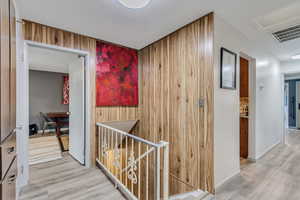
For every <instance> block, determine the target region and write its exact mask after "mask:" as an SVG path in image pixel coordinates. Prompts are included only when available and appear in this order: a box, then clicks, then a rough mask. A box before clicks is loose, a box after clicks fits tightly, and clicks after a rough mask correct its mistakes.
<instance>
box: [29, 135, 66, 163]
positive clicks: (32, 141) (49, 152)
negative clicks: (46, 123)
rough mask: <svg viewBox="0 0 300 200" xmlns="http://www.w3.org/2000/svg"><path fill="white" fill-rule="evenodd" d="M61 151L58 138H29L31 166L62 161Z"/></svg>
mask: <svg viewBox="0 0 300 200" xmlns="http://www.w3.org/2000/svg"><path fill="white" fill-rule="evenodd" d="M61 158H62V155H61V149H60V146H59V143H58V139H57V137H56V136H41V137H32V138H29V164H30V165H34V164H38V163H43V162H48V161H52V160H57V159H61Z"/></svg>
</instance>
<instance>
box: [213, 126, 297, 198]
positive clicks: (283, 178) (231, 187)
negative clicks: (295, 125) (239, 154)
mask: <svg viewBox="0 0 300 200" xmlns="http://www.w3.org/2000/svg"><path fill="white" fill-rule="evenodd" d="M299 166H300V131H299V130H289V133H288V135H287V145H282V144H280V145H278V146H277V147H275V148H274V149H273V150H272V151H271V152H269V153H268V154H266V156H264V157H263V158H262V159H261V160H259V161H257V162H256V163H250V164H245V165H244V166H242V169H241V174H240V175H238V176H236V177H234V178H233V179H231V180H230V181H229V182H227V183H226V184H224V185H223V186H221V187H220V188H218V189H217V192H216V194H217V195H216V197H217V198H216V199H217V200H250V199H251V200H267V199H272V200H285V199H288V200H299V199H300V190H299V185H300V167H299Z"/></svg>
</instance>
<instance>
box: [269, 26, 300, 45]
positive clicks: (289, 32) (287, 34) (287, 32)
mask: <svg viewBox="0 0 300 200" xmlns="http://www.w3.org/2000/svg"><path fill="white" fill-rule="evenodd" d="M272 34H273V36H274V37H275V38H276V39H277V40H278V41H279V42H287V41H290V40H294V39H297V38H300V25H298V26H293V27H290V28H287V29H284V30H281V31H277V32H275V33H272Z"/></svg>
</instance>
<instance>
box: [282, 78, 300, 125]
mask: <svg viewBox="0 0 300 200" xmlns="http://www.w3.org/2000/svg"><path fill="white" fill-rule="evenodd" d="M284 94H285V101H284V102H285V104H284V108H285V116H286V117H285V121H286V122H285V126H286V128H288V129H300V106H299V105H300V74H299V73H296V74H286V75H285V84H284Z"/></svg>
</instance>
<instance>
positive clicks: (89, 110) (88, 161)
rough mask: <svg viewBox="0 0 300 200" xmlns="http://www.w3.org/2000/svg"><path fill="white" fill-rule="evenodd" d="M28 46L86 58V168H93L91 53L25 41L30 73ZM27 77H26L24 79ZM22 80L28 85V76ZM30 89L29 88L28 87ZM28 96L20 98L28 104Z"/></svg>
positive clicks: (27, 67) (26, 121) (25, 59)
mask: <svg viewBox="0 0 300 200" xmlns="http://www.w3.org/2000/svg"><path fill="white" fill-rule="evenodd" d="M28 46H33V47H41V48H48V49H53V50H58V51H63V52H69V53H74V54H78V55H81V56H84V57H85V61H86V63H85V70H86V71H85V88H86V98H85V116H86V118H85V166H86V167H91V155H90V152H91V149H90V148H91V145H90V143H91V141H90V138H91V136H90V135H91V130H90V129H91V126H90V124H91V123H90V122H91V116H90V115H91V113H92V112H93V110H92V109H93V108H92V104H91V99H90V96H91V94H92V91H91V84H90V80H91V78H90V76H91V70H92V68H91V66H90V54H89V52H86V51H81V50H77V49H69V48H65V47H59V46H55V45H48V44H43V43H38V42H33V41H28V40H26V41H24V63H25V64H24V65H25V66H24V67H25V70H26V71H28V70H29V63H28V59H27V56H28V55H27V54H28V52H27V51H28V50H27V48H28ZM24 76H25V77H24ZM22 78H24V79H26V80H27V81H26V80H25V82H27V84H28V79H29V77H28V74H25V75H23V76H22ZM27 87H28V86H27ZM25 93H26V94H27V95H26V96H23V97H19V98H22V99H27V102H29V101H28V97H29V93H28V91H27V92H25ZM27 114H28V115H29V110H28V109H27ZM28 126H29V120H28V119H27V120H25V122H24V127H28ZM26 137H27V138H28V137H29V131H28V133H26ZM24 145H26V149H27V151H28V143H27V144H24ZM25 159H26V160H27V162H25V163H24V165H27V164H28V156H27V158H25ZM24 169H25V170H29V169H28V167H24ZM27 173H28V172H27Z"/></svg>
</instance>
